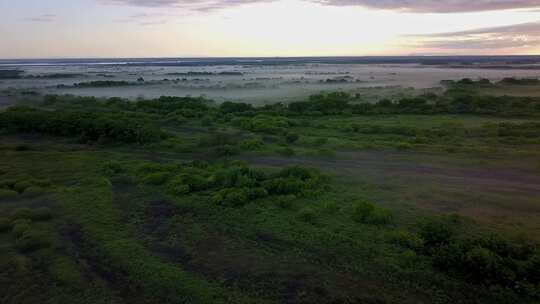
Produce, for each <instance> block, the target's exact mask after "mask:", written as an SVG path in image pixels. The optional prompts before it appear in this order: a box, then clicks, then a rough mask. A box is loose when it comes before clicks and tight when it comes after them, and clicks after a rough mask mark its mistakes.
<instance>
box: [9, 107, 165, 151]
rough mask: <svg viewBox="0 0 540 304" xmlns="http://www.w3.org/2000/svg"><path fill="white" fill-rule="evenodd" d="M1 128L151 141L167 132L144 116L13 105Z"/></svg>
mask: <svg viewBox="0 0 540 304" xmlns="http://www.w3.org/2000/svg"><path fill="white" fill-rule="evenodd" d="M0 129H5V130H8V131H12V132H28V133H44V134H50V135H56V136H69V137H77V138H79V140H80V141H81V142H89V141H92V142H96V141H98V140H99V139H100V138H101V139H103V138H109V139H111V140H113V141H118V142H123V143H139V144H144V143H150V142H156V141H159V140H161V139H162V138H164V137H165V136H166V134H165V133H164V132H163V131H161V130H160V129H159V128H158V127H156V126H155V125H153V124H152V123H150V122H149V121H147V120H144V119H142V118H138V117H133V115H126V114H123V113H118V112H112V113H103V112H75V111H65V110H57V111H45V110H38V109H33V108H28V107H12V108H9V109H8V110H7V111H4V112H2V113H0Z"/></svg>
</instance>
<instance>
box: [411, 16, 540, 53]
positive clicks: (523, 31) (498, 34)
mask: <svg viewBox="0 0 540 304" xmlns="http://www.w3.org/2000/svg"><path fill="white" fill-rule="evenodd" d="M409 37H413V38H414V39H415V40H417V41H419V42H416V43H415V46H416V47H421V48H428V49H449V50H478V49H492V50H493V49H510V48H512V49H514V48H529V47H533V46H539V45H540V38H539V37H540V21H538V22H529V23H521V24H514V25H508V26H498V27H489V28H480V29H473V30H467V31H458V32H448V33H437V34H427V35H410V36H409Z"/></svg>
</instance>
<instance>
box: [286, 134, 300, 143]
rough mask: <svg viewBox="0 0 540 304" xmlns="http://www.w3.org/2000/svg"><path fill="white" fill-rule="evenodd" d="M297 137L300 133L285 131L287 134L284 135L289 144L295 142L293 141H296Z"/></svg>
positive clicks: (298, 137)
mask: <svg viewBox="0 0 540 304" xmlns="http://www.w3.org/2000/svg"><path fill="white" fill-rule="evenodd" d="M299 139H300V135H298V134H296V133H287V135H286V136H285V140H286V141H287V142H288V143H289V144H292V143H295V142H297V141H298V140H299Z"/></svg>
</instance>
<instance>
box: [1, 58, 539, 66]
mask: <svg viewBox="0 0 540 304" xmlns="http://www.w3.org/2000/svg"><path fill="white" fill-rule="evenodd" d="M294 64H299V65H301V64H421V65H449V64H452V65H462V66H463V67H466V66H468V65H471V66H473V67H478V66H482V65H536V64H538V65H540V55H513V56H504V55H500V56H351V57H346V56H338V57H188V58H181V57H179V58H64V59H62V58H57V59H0V66H3V67H8V66H12V67H13V66H74V65H83V66H89V65H96V66H216V65H225V66H227V65H228V66H230V65H294Z"/></svg>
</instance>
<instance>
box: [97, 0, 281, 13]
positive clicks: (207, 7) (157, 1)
mask: <svg viewBox="0 0 540 304" xmlns="http://www.w3.org/2000/svg"><path fill="white" fill-rule="evenodd" d="M98 1H99V2H100V3H103V4H112V5H128V6H139V7H149V8H178V9H185V10H191V11H200V12H209V11H215V10H220V9H224V8H229V7H236V6H240V5H243V4H250V3H265V2H273V1H275V0H194V1H190V0H98Z"/></svg>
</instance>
